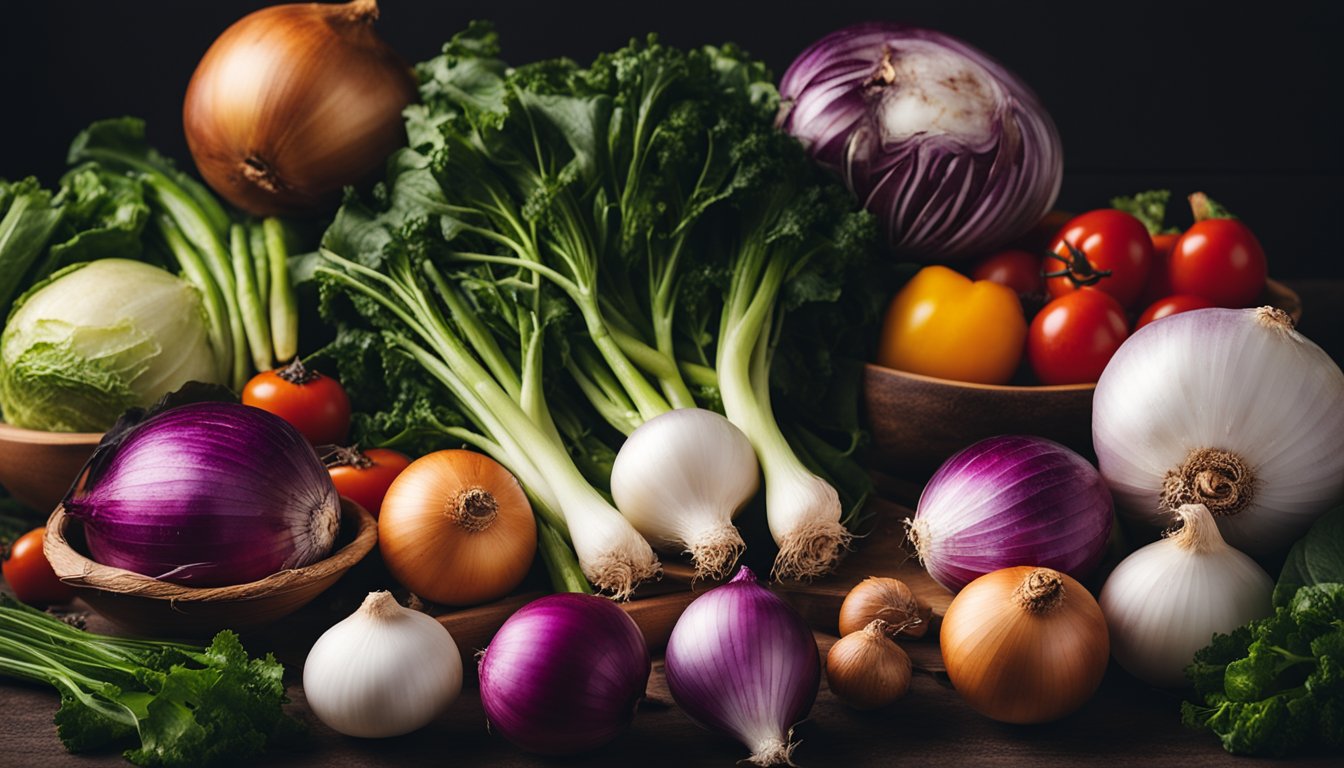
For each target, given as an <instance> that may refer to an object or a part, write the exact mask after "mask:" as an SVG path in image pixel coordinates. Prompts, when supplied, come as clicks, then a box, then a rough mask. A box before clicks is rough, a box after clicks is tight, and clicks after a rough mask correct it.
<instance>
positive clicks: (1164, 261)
mask: <svg viewBox="0 0 1344 768" xmlns="http://www.w3.org/2000/svg"><path fill="white" fill-rule="evenodd" d="M1180 239H1181V236H1180V235H1179V234H1168V235H1153V267H1152V269H1150V270H1149V271H1148V285H1147V287H1146V288H1144V289H1143V295H1141V296H1139V306H1143V307H1146V306H1148V305H1149V304H1152V303H1153V302H1154V301H1157V300H1158V299H1160V298H1163V297H1165V296H1170V295H1171V294H1172V291H1171V249H1172V247H1173V246H1175V245H1176V241H1177V240H1180Z"/></svg>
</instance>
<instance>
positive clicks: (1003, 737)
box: [0, 281, 1344, 768]
mask: <svg viewBox="0 0 1344 768" xmlns="http://www.w3.org/2000/svg"><path fill="white" fill-rule="evenodd" d="M1293 287H1294V288H1295V289H1297V290H1298V291H1299V292H1300V293H1301V295H1302V300H1303V304H1304V306H1305V314H1304V317H1303V321H1302V325H1301V328H1302V330H1303V332H1304V333H1306V334H1307V335H1308V336H1309V337H1311V338H1312V339H1314V340H1316V341H1317V342H1318V343H1320V344H1321V345H1322V346H1323V347H1325V349H1326V350H1327V351H1328V352H1330V353H1331V354H1332V355H1333V356H1334V357H1335V359H1336V360H1341V359H1344V282H1339V281H1333V282H1303V281H1298V282H1294V283H1293ZM913 490H915V487H914V486H909V485H901V484H897V485H896V486H890V487H886V488H884V491H885V492H886V494H887V495H888V496H890V497H896V498H899V497H902V496H908V495H909V494H910V492H911V491H913ZM887 511H891V510H890V509H888V510H887ZM882 524H887V523H880V525H882ZM870 543H871V544H872V546H871V547H870V548H869V549H868V551H869V553H870V554H869V555H867V556H866V557H865V556H863V555H862V554H861V553H862V552H863V550H862V549H861V550H860V554H859V555H858V556H856V557H855V558H854V559H853V560H851V562H850V563H849V564H848V565H847V566H846V567H845V568H844V569H842V571H841V573H842V574H848V575H849V576H850V577H854V578H861V577H862V575H867V574H862V575H860V574H858V573H856V572H855V571H857V570H861V569H862V568H865V567H867V565H866V564H865V559H867V558H871V557H874V554H872V553H878V552H882V551H884V547H886V546H887V545H886V544H884V543H882V542H880V541H878V540H877V539H876V538H875V539H874V542H869V543H865V546H868V544H870ZM888 553H889V554H890V555H891V557H892V559H893V561H894V559H895V558H896V557H898V556H899V552H897V551H896V550H889V551H888ZM856 564H857V565H856ZM874 565H876V564H874ZM890 567H893V568H906V567H909V562H908V561H897V562H892V563H891V565H890ZM361 579H363V580H367V579H368V573H367V572H365V571H362V570H361V569H359V568H356V569H355V571H353V572H352V573H351V574H350V575H349V576H347V579H346V581H345V582H342V584H341V585H338V587H337V588H336V589H334V590H333V591H332V592H331V593H329V594H328V595H324V596H322V597H321V598H319V599H318V600H317V601H315V602H314V603H313V604H312V605H310V606H308V607H307V608H305V609H303V610H302V611H300V612H299V613H298V614H295V615H294V616H293V617H291V619H289V620H287V621H285V622H283V623H281V624H280V625H278V626H275V627H272V628H271V629H269V630H267V631H266V632H265V633H262V634H254V635H249V636H246V637H245V638H244V642H245V643H246V644H247V647H248V648H249V650H251V651H253V652H259V651H262V650H267V649H273V650H275V651H276V652H277V654H278V655H279V656H280V658H281V660H282V661H284V662H285V663H286V664H287V665H288V673H289V680H290V687H289V695H290V697H291V698H292V699H293V704H292V705H291V707H290V709H291V710H292V712H293V714H294V715H295V716H296V717H298V718H300V719H301V720H303V721H305V722H306V723H308V725H309V733H308V736H307V737H306V740H305V741H304V742H303V743H301V744H298V745H295V746H292V747H285V748H283V749H277V750H274V751H272V752H271V753H269V754H268V756H267V758H266V759H265V760H264V761H262V762H261V763H258V764H259V765H295V766H397V767H398V768H401V767H404V766H421V765H424V766H443V765H457V766H469V765H470V766H475V765H490V766H507V767H513V766H557V765H573V766H621V767H622V768H624V767H626V766H686V765H692V766H698V765H720V766H731V765H733V764H734V763H735V762H736V761H737V760H739V759H741V758H743V757H745V756H746V750H744V749H743V748H741V747H740V746H739V745H737V744H736V743H734V742H733V741H731V740H730V739H727V738H724V737H720V736H716V735H713V734H710V733H708V732H706V731H704V730H702V729H701V728H699V727H698V726H696V725H695V724H694V723H693V722H691V721H690V720H689V719H688V718H687V717H686V716H685V715H684V714H683V713H682V712H681V711H680V710H679V709H677V708H676V707H675V706H674V705H673V704H672V701H671V698H670V696H669V695H668V693H667V689H666V684H665V681H664V678H663V675H662V667H661V664H655V668H654V674H653V677H652V678H651V680H650V683H649V691H648V692H649V697H648V700H647V701H646V702H645V703H644V704H643V705H641V708H640V711H639V713H638V715H637V716H636V717H635V720H634V723H633V725H632V727H631V729H630V731H629V732H628V733H627V734H625V735H624V736H623V737H621V738H620V739H619V740H617V741H616V742H614V743H613V744H611V745H609V746H607V747H605V748H603V749H601V750H599V751H597V752H593V753H589V754H586V755H582V756H579V757H576V758H572V759H569V760H554V759H542V758H538V757H533V756H530V755H527V754H524V753H522V752H520V751H519V750H517V749H515V748H514V747H513V746H512V745H510V744H509V743H507V742H506V741H504V740H503V739H502V738H501V737H499V736H497V735H493V734H491V733H490V732H489V731H488V729H487V728H486V724H485V718H484V715H483V714H482V710H481V706H480V699H479V696H478V694H477V692H476V690H475V689H474V688H471V687H468V688H467V689H465V690H464V691H463V693H462V696H461V697H460V698H459V699H458V701H457V702H456V703H455V704H454V705H453V706H452V707H451V709H450V710H449V711H448V712H446V713H445V714H444V715H442V716H441V717H440V718H438V719H437V720H436V721H435V722H434V723H433V724H431V725H430V726H428V727H426V728H425V729H423V730H421V731H419V732H417V733H414V734H411V735H408V736H404V737H401V738H396V739H388V740H378V741H363V740H358V739H351V738H347V737H343V736H340V735H339V734H336V733H334V732H332V731H330V730H329V729H327V728H326V727H325V726H323V725H322V724H321V723H319V722H317V721H316V720H315V718H313V716H312V715H311V713H310V712H309V711H308V709H307V707H306V706H305V703H304V698H303V691H302V689H301V688H300V687H299V686H298V685H297V682H298V680H299V677H300V671H301V669H302V662H303V655H304V653H305V652H306V649H307V648H308V647H309V646H310V645H311V643H312V642H313V640H314V639H316V637H317V635H318V634H320V632H321V631H322V630H323V628H324V627H325V626H326V625H327V624H330V623H332V622H333V621H334V620H335V619H336V618H338V617H341V616H344V615H345V614H347V613H349V612H350V611H351V610H353V609H354V607H355V605H357V604H358V599H359V597H360V595H359V594H358V590H359V588H360V587H361V586H362V583H363V582H361ZM826 592H827V590H826V589H825V588H824V585H817V586H816V588H815V589H813V590H812V592H811V593H802V594H810V597H809V598H807V599H813V600H817V601H821V600H825V599H833V596H832V597H827V596H826V595H825V593H826ZM799 594H800V593H799V592H796V591H795V592H794V594H793V599H794V600H795V602H799V601H801V604H803V605H806V603H807V599H803V598H799V597H798V595H799ZM652 599H656V598H651V600H652ZM676 603H677V598H676V597H675V596H674V597H672V598H671V599H663V600H662V601H661V602H657V603H655V602H650V603H648V606H647V607H645V608H642V609H639V610H644V611H649V612H651V613H657V614H659V615H658V616H657V617H654V618H650V619H649V624H650V625H654V624H658V625H665V624H666V620H667V615H668V614H669V611H671V612H674V611H675V608H674V607H673V608H671V609H670V608H669V606H675V605H676ZM814 604H815V603H814ZM462 615H463V614H458V617H457V621H459V623H460V622H461V617H462ZM460 626H462V627H465V626H466V625H465V624H460ZM89 627H90V629H94V630H104V631H106V630H108V629H109V626H108V625H107V623H106V622H105V621H104V620H102V619H101V618H100V617H98V616H96V615H95V616H91V617H90V618H89ZM461 631H463V633H464V634H463V640H464V641H465V640H466V639H467V634H468V633H467V632H466V630H465V629H463V630H461ZM818 638H819V645H820V646H821V647H822V649H823V651H824V649H825V648H826V647H828V645H829V643H830V642H832V641H833V640H832V638H830V637H829V636H828V635H824V634H819V635H818ZM463 644H464V645H466V642H464V643H463ZM903 646H904V647H905V648H906V649H907V651H908V652H909V653H910V655H911V658H912V659H913V661H914V663H915V667H916V673H915V677H914V681H913V684H912V686H911V690H910V694H909V695H908V696H907V697H906V698H905V699H903V700H901V701H899V702H897V703H896V704H894V705H892V706H890V707H888V708H885V709H882V710H878V711H876V712H866V713H864V712H855V711H852V710H850V709H848V708H847V707H845V706H844V705H843V704H841V703H840V702H839V701H837V700H836V699H835V698H834V697H833V696H832V695H831V694H830V692H829V691H828V690H827V688H826V684H825V682H824V681H823V683H822V690H821V693H820V694H819V696H818V698H817V703H816V705H815V706H814V707H813V708H812V712H811V714H810V716H809V718H808V719H807V721H806V722H804V723H802V724H801V725H800V726H799V727H798V729H797V732H796V734H795V735H796V737H797V738H798V739H800V740H801V742H802V743H801V746H799V748H798V750H797V752H796V753H795V755H794V757H795V759H796V761H797V763H798V764H799V765H801V766H886V765H898V764H899V765H927V764H934V765H984V766H1006V765H1032V766H1102V765H1115V764H1120V765H1159V766H1173V767H1175V766H1182V768H1189V767H1190V766H1220V765H1225V766H1240V767H1242V768H1244V767H1245V766H1248V765H1257V764H1261V762H1262V761H1251V760H1247V759H1244V758H1235V757H1232V756H1230V755H1228V754H1226V753H1225V752H1224V751H1223V750H1222V748H1221V747H1220V746H1219V745H1218V743H1217V741H1216V739H1215V738H1214V737H1213V736H1212V735H1210V734H1208V733H1205V732H1198V731H1191V730H1187V729H1185V728H1183V727H1182V726H1181V725H1180V716H1179V706H1180V702H1181V698H1182V696H1181V694H1179V693H1172V692H1166V691H1159V690H1155V689H1150V688H1147V687H1145V686H1143V685H1141V684H1139V683H1137V682H1135V681H1134V680H1133V679H1131V678H1129V677H1128V676H1127V675H1125V674H1124V673H1123V672H1121V671H1119V670H1118V669H1116V668H1115V667H1114V666H1113V667H1112V668H1111V670H1109V672H1108V674H1107V677H1106V680H1105V682H1104V683H1103V685H1102V688H1101V690H1100V691H1099V693H1098V694H1097V696H1096V697H1095V698H1094V699H1093V700H1092V701H1091V702H1089V703H1088V704H1087V705H1086V706H1084V707H1083V709H1082V710H1080V711H1079V712H1077V713H1075V714H1074V715H1072V716H1070V717H1068V718H1066V719H1064V720H1062V721H1060V722H1057V723H1053V724H1049V725H1044V726H1032V727H1022V726H1007V725H1002V724H999V723H995V722H993V721H991V720H988V719H986V718H984V717H981V716H979V715H977V714H976V713H975V712H973V711H972V710H971V709H970V708H968V707H967V706H966V705H965V704H964V703H963V702H962V701H961V700H960V698H958V696H957V695H956V692H955V691H954V690H952V688H951V686H950V685H949V683H948V682H947V678H946V676H945V675H942V674H941V658H940V656H939V653H938V649H937V644H936V642H935V641H934V639H933V638H932V637H929V638H925V639H923V640H919V641H910V642H906V643H903ZM56 706H57V696H56V694H55V692H54V691H52V690H50V689H48V688H44V687H40V686H35V685H29V684H25V683H19V682H14V681H8V680H5V681H3V682H0V712H3V713H4V717H3V718H2V719H0V746H3V749H2V750H0V765H24V766H55V765H76V766H101V765H108V766H112V765H125V764H126V763H125V762H124V761H122V760H121V758H120V757H119V756H118V755H116V754H100V755H94V756H81V757H72V756H70V755H67V754H66V753H65V751H64V750H63V748H62V747H61V745H60V742H59V741H58V740H57V737H56V732H55V727H54V726H53V725H52V721H51V717H52V714H54V712H55V710H56ZM1292 764H1293V765H1322V766H1324V765H1338V764H1339V760H1338V757H1335V758H1333V759H1327V758H1307V759H1299V760H1296V761H1292Z"/></svg>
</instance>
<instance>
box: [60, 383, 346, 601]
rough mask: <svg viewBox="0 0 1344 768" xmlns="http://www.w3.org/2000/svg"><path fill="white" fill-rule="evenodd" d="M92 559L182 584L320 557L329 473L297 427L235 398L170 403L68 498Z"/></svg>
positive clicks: (331, 500)
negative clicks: (82, 526) (242, 403)
mask: <svg viewBox="0 0 1344 768" xmlns="http://www.w3.org/2000/svg"><path fill="white" fill-rule="evenodd" d="M64 504H65V509H66V512H67V513H68V514H69V515H70V516H71V517H74V518H77V519H79V520H82V521H83V523H84V538H85V540H86V541H87V542H88V545H89V553H90V554H91V555H92V556H93V559H94V560H96V561H98V562H100V563H103V564H104V565H111V566H115V567H117V568H124V569H126V570H128V571H134V572H136V573H141V574H144V575H146V576H153V577H155V578H159V579H163V580H165V581H171V582H175V583H179V584H187V585H190V586H201V587H218V586H226V585H230V584H243V583H246V582H249V581H255V580H257V579H261V578H265V577H266V576H269V575H271V574H273V573H276V572H278V571H281V570H285V569H288V568H300V567H302V566H305V565H309V564H311V563H313V562H316V561H317V560H320V559H321V558H323V557H325V556H326V555H327V554H328V553H329V552H330V551H331V547H332V545H333V544H334V543H335V541H336V533H337V530H338V529H339V527H340V497H339V496H338V495H337V494H336V489H335V487H334V486H333V485H332V483H331V476H330V475H329V474H328V473H327V470H326V469H325V468H324V467H323V466H322V462H321V461H320V460H319V459H318V457H317V454H316V453H315V452H314V451H313V449H312V447H311V446H309V445H308V442H307V441H306V440H305V439H304V438H303V436H302V435H300V434H299V432H298V431H297V430H296V429H294V428H293V427H291V426H290V425H289V424H288V423H286V422H285V421H284V420H283V419H281V418H279V417H278V416H274V415H272V414H269V413H267V412H265V411H263V410H260V409H258V408H253V407H251V406H246V405H240V404H238V403H227V402H224V403H218V402H206V403H193V404H190V405H183V406H179V407H177V408H170V409H168V410H165V411H162V412H160V413H158V414H157V415H154V416H151V417H150V418H148V419H146V420H145V421H143V422H141V423H139V424H137V425H135V426H133V427H131V428H130V429H129V430H127V431H124V432H120V433H116V432H115V431H114V432H113V433H109V439H107V440H104V442H103V443H102V444H101V445H100V446H99V448H98V452H97V453H95V455H94V457H93V458H92V459H91V460H90V462H89V474H88V477H87V479H86V481H85V483H84V487H83V488H82V489H81V490H80V491H79V492H78V493H73V494H71V495H70V496H68V497H67V498H66V499H65V502H64Z"/></svg>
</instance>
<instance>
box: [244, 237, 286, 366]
mask: <svg viewBox="0 0 1344 768" xmlns="http://www.w3.org/2000/svg"><path fill="white" fill-rule="evenodd" d="M247 247H248V250H250V251H252V274H254V275H256V278H257V298H258V299H260V301H261V306H262V307H264V308H265V311H266V328H267V329H268V330H269V329H270V327H271V319H270V308H271V257H270V252H269V251H267V249H266V232H265V230H264V229H263V228H262V226H261V224H259V223H257V222H250V223H249V224H248V225H247ZM266 343H267V344H268V345H271V344H272V341H271V340H270V339H267V340H266ZM272 352H274V349H272ZM282 362H285V361H282Z"/></svg>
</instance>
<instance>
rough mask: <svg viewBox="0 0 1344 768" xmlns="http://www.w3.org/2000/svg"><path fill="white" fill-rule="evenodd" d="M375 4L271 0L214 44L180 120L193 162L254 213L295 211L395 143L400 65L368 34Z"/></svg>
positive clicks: (410, 88)
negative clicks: (273, 1)
mask: <svg viewBox="0 0 1344 768" xmlns="http://www.w3.org/2000/svg"><path fill="white" fill-rule="evenodd" d="M377 18H378V4H377V2H376V0H352V2H349V3H345V4H342V5H333V4H323V3H302V4H290V5H276V6H272V7H270V8H263V9H261V10H259V11H256V12H255V13H251V14H248V15H247V16H244V17H243V18H242V19H241V20H239V21H237V22H235V23H234V24H233V26H231V27H229V28H228V29H226V30H225V31H224V33H223V34H222V35H220V36H219V39H217V40H215V42H214V44H212V45H211V46H210V49H209V50H207V51H206V52H205V56H204V58H202V59H201V62H200V64H199V65H198V66H197V67H196V73H195V74H194V75H192V77H191V84H190V85H188V86H187V96H186V102H185V103H184V105H183V108H182V117H183V123H184V128H185V131H186V136H187V146H188V147H189V148H190V149H191V156H192V158H193V159H195V161H196V167H197V169H199V170H200V172H201V176H203V177H204V178H205V181H206V183H208V184H209V185H210V186H211V187H212V188H213V189H214V190H215V191H216V192H218V193H219V194H220V196H222V197H223V198H224V199H226V200H228V201H229V202H230V203H233V204H234V205H236V206H238V207H239V208H242V209H243V210H245V211H247V212H249V213H253V214H256V215H258V216H275V215H286V214H303V213H312V212H315V211H319V210H321V209H322V208H324V207H326V206H328V205H330V204H332V203H334V202H335V200H336V197H337V195H338V194H339V193H340V191H341V188H342V187H344V186H345V185H347V184H351V183H354V182H357V181H359V180H361V179H363V178H364V177H365V176H368V175H369V174H371V173H372V172H374V171H376V170H377V169H378V168H380V167H381V166H382V164H383V161H384V160H385V159H386V158H387V156H388V155H389V154H391V153H392V151H393V150H395V149H396V148H397V147H399V146H401V145H402V144H404V143H405V142H406V133H405V130H404V129H403V127H402V120H401V110H402V109H403V108H404V107H405V106H406V105H407V104H409V103H410V102H412V101H414V100H415V98H416V82H415V77H414V75H413V74H412V72H411V70H410V68H409V67H408V66H407V65H406V63H405V62H404V61H402V60H401V58H400V57H399V56H397V54H396V52H394V51H393V50H392V49H391V48H390V47H388V45H387V44H386V43H384V42H383V41H382V40H381V39H380V38H379V37H378V36H377V35H376V34H375V33H374V31H373V22H374V20H375V19H377Z"/></svg>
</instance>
